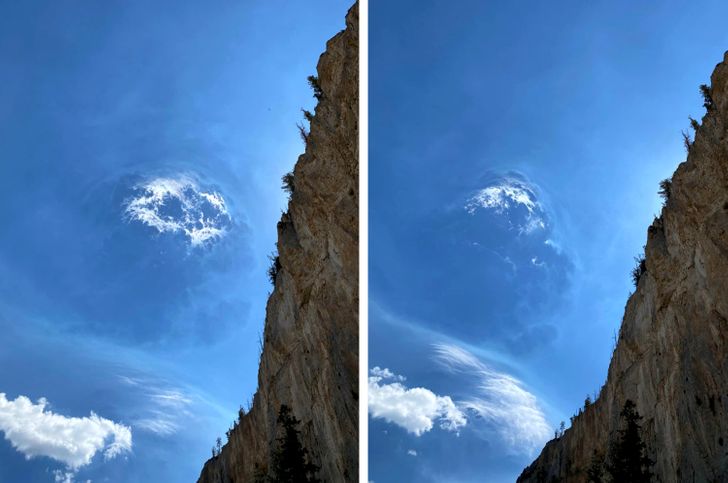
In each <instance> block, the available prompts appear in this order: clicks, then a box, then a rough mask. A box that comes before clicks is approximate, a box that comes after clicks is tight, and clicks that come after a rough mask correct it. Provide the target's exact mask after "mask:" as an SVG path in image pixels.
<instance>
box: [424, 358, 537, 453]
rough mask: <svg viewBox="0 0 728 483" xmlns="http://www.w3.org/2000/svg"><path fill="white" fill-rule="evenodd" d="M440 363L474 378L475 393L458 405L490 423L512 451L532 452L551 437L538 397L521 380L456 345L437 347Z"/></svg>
mask: <svg viewBox="0 0 728 483" xmlns="http://www.w3.org/2000/svg"><path fill="white" fill-rule="evenodd" d="M435 354H436V360H437V361H438V362H439V363H440V364H441V365H442V366H443V367H445V368H447V369H448V370H450V371H451V372H453V373H459V374H463V375H465V376H467V377H469V378H471V380H472V382H473V387H474V388H475V390H474V391H473V392H472V394H470V395H469V396H468V397H467V398H466V399H464V400H459V401H458V406H459V407H461V408H463V409H466V410H469V411H472V412H474V413H475V414H477V415H478V416H479V417H480V418H482V419H483V420H485V421H487V422H488V423H490V424H489V426H491V427H492V428H494V431H495V432H496V433H497V434H498V435H499V436H500V437H501V439H503V441H504V442H505V443H506V444H507V445H508V446H509V447H510V449H511V450H514V451H517V452H526V453H532V452H533V451H534V450H536V449H538V448H541V447H542V446H543V444H544V443H545V442H546V441H548V439H549V437H550V435H551V428H550V426H549V424H548V423H547V422H546V417H545V416H544V414H543V412H542V410H541V408H540V407H539V404H538V400H537V399H536V396H534V395H533V394H531V393H530V392H528V391H527V390H526V389H524V388H523V384H522V383H521V381H519V380H518V379H516V378H514V377H512V376H510V375H508V374H505V373H502V372H499V371H496V370H494V369H492V368H491V367H489V366H488V365H486V364H485V363H483V362H482V361H480V360H479V359H478V358H477V357H475V356H474V355H473V354H471V353H470V352H468V351H466V350H464V349H462V348H460V347H458V346H456V345H452V344H437V345H435Z"/></svg>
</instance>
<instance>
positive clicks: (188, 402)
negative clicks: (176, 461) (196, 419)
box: [118, 375, 195, 436]
mask: <svg viewBox="0 0 728 483" xmlns="http://www.w3.org/2000/svg"><path fill="white" fill-rule="evenodd" d="M118 379H119V380H120V381H121V382H122V383H124V384H126V385H128V386H134V387H136V388H137V390H140V389H141V390H142V396H143V397H144V398H145V399H146V404H145V405H144V406H143V409H142V410H141V414H140V415H139V416H138V417H136V418H134V419H133V420H132V422H131V424H132V426H133V427H134V428H137V429H140V430H143V431H147V432H150V433H154V434H156V435H157V436H171V435H173V434H176V433H177V432H178V431H180V430H181V429H182V423H183V421H184V420H189V418H191V417H192V416H193V414H192V411H191V408H192V405H193V404H194V402H195V401H194V399H193V397H192V396H191V395H189V394H187V393H185V392H184V391H182V390H181V389H179V388H172V387H168V386H166V385H163V384H162V383H160V382H158V381H152V380H149V379H142V378H137V377H129V376H125V375H120V376H118Z"/></svg>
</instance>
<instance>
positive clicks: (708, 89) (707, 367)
mask: <svg viewBox="0 0 728 483" xmlns="http://www.w3.org/2000/svg"><path fill="white" fill-rule="evenodd" d="M701 91H702V92H703V96H704V98H705V104H704V105H705V108H706V110H707V112H706V114H705V116H704V117H703V119H702V123H698V122H696V121H692V120H691V124H692V127H693V128H694V129H695V138H694V140H691V139H690V137H689V136H688V135H687V134H686V135H685V141H686V148H687V150H688V156H687V160H686V161H685V162H683V163H681V164H680V166H678V168H677V170H676V171H675V173H674V175H673V176H672V179H671V180H665V181H664V182H663V183H662V184H661V194H662V195H663V197H664V198H665V205H664V207H663V209H662V213H661V214H660V217H659V218H656V219H655V220H654V222H653V223H652V225H651V226H650V227H649V229H648V231H647V245H646V247H645V258H644V260H643V261H638V266H637V267H636V268H635V272H634V273H633V276H634V278H635V281H636V286H637V288H636V290H635V292H634V294H632V295H631V296H630V298H629V300H628V301H627V306H626V309H625V314H624V319H623V320H622V326H621V328H620V331H619V338H618V340H617V345H616V348H615V350H614V354H613V356H612V360H611V363H610V365H609V372H608V375H607V381H606V383H605V384H604V386H603V387H602V389H601V391H600V394H599V397H598V399H597V400H596V401H595V402H593V403H591V404H587V405H585V408H584V410H583V412H580V414H579V415H578V416H576V417H575V418H574V420H573V423H572V426H571V428H570V429H567V430H566V431H565V432H564V433H563V434H561V435H558V436H557V437H556V438H555V439H553V440H552V441H550V442H548V443H547V444H546V447H545V448H544V449H543V451H542V452H541V454H540V456H539V457H538V458H537V459H536V461H534V462H533V463H532V464H531V465H530V466H529V467H528V468H526V469H525V470H524V471H523V473H522V474H521V476H520V477H519V479H518V481H521V482H552V481H563V482H585V481H599V479H598V475H599V469H600V468H607V469H609V468H610V465H615V464H616V461H614V460H618V458H619V455H620V454H621V455H622V456H623V457H627V458H632V461H638V460H639V458H640V455H639V454H634V455H631V456H630V455H628V454H627V455H625V454H624V452H623V451H622V453H620V451H619V448H618V450H617V451H615V450H614V448H615V447H616V446H618V444H619V441H620V440H624V439H625V435H626V434H627V433H628V431H629V428H627V429H626V430H625V429H623V428H625V422H624V419H625V418H624V412H625V408H632V409H633V411H636V412H635V413H633V414H632V416H631V417H632V418H633V421H634V422H635V424H638V426H639V433H640V434H639V436H637V429H636V428H637V426H634V428H635V431H634V435H633V440H634V441H633V447H634V448H638V447H639V446H638V443H639V444H642V445H643V447H644V449H645V455H644V459H643V460H642V462H643V463H642V471H643V473H644V474H649V473H651V474H652V477H651V481H661V482H701V483H703V482H725V481H728V52H727V53H726V55H725V57H724V60H723V62H722V63H720V64H718V66H717V67H716V68H715V71H714V72H713V75H712V76H711V85H710V86H702V87H701ZM628 401H629V402H628ZM636 414H638V415H639V416H641V419H640V418H639V417H637V416H636ZM628 417H629V416H628ZM640 439H641V441H640ZM610 448H612V450H610ZM623 448H624V447H623ZM623 448H622V449H623ZM634 452H635V453H637V452H639V451H638V450H635V451H634ZM615 455H616V456H615ZM610 459H612V460H613V461H610ZM650 460H651V461H650ZM639 465H640V463H639V462H638V463H637V468H639ZM622 466H623V467H624V465H622ZM611 468H612V472H614V471H617V470H619V468H615V467H614V466H611ZM622 469H624V468H622ZM635 471H637V469H636V470H635ZM608 473H609V471H607V472H605V474H604V476H605V477H606V475H607V474H608ZM634 478H636V477H630V479H634ZM603 481H610V479H607V478H605V479H604V480H603ZM635 481H645V480H644V477H640V478H639V479H638V480H635Z"/></svg>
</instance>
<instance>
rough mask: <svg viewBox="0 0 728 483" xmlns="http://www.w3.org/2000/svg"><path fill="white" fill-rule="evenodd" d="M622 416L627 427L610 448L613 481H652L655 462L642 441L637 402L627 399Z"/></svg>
mask: <svg viewBox="0 0 728 483" xmlns="http://www.w3.org/2000/svg"><path fill="white" fill-rule="evenodd" d="M620 416H621V417H622V419H623V420H624V421H625V428H624V429H620V430H619V437H618V438H617V440H615V441H613V442H612V444H611V445H610V448H609V459H608V462H607V465H606V470H607V474H609V476H610V477H611V480H612V481H613V482H615V483H616V482H630V483H645V482H649V481H652V472H651V471H650V467H651V466H652V465H653V464H654V462H653V461H652V460H651V459H650V458H649V457H648V456H647V446H646V445H645V443H644V442H643V441H642V435H641V431H642V428H641V426H640V421H641V420H642V416H640V414H639V413H638V412H637V409H636V406H635V403H634V402H632V401H631V400H630V399H627V401H625V403H624V408H622V412H621V413H620Z"/></svg>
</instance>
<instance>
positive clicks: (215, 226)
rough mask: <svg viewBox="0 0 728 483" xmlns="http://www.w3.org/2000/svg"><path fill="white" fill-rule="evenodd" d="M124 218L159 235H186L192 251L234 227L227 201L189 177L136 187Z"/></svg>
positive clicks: (148, 182)
mask: <svg viewBox="0 0 728 483" xmlns="http://www.w3.org/2000/svg"><path fill="white" fill-rule="evenodd" d="M134 192H135V195H134V196H132V197H131V198H129V199H127V200H125V202H124V205H125V207H124V217H125V219H126V220H127V221H138V222H140V223H143V224H144V225H147V226H149V227H152V228H154V229H156V230H157V231H158V232H159V233H183V234H184V235H185V236H186V237H187V238H188V239H189V243H190V245H191V246H192V247H199V246H203V245H205V244H207V243H212V242H214V241H216V240H218V239H220V238H222V237H223V236H224V235H225V234H226V233H227V229H228V228H229V226H230V224H231V221H232V219H231V217H230V213H229V212H228V209H227V205H226V203H225V199H224V198H223V197H222V195H221V194H220V193H218V192H216V191H205V190H203V189H202V188H201V187H200V186H199V185H198V183H197V182H196V181H195V180H194V179H192V178H191V177H189V176H178V177H171V178H162V177H159V178H154V179H151V180H148V181H145V182H143V183H140V184H138V185H136V186H135V187H134Z"/></svg>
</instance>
